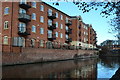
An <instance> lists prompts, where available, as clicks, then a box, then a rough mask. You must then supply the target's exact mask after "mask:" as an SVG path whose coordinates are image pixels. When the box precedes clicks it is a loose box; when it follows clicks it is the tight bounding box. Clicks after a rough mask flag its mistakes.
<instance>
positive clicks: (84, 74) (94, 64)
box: [2, 57, 120, 80]
mask: <svg viewBox="0 0 120 80" xmlns="http://www.w3.org/2000/svg"><path fill="white" fill-rule="evenodd" d="M119 67H120V59H119V58H118V57H105V58H98V59H96V58H92V59H81V60H69V61H60V62H47V63H37V64H27V65H16V66H3V68H2V77H3V78H80V79H84V78H87V79H88V80H89V79H90V80H91V79H92V80H99V79H103V80H105V79H108V80H109V78H111V77H112V76H113V75H114V74H115V72H116V71H117V70H118V68H119Z"/></svg>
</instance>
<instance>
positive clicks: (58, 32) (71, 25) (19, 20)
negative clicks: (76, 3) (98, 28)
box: [2, 0, 96, 52]
mask: <svg viewBox="0 0 120 80" xmlns="http://www.w3.org/2000/svg"><path fill="white" fill-rule="evenodd" d="M77 22H78V23H77ZM76 23H77V24H76ZM78 25H79V26H80V27H77V26H78ZM85 26H86V24H85V23H83V22H82V21H80V20H79V19H77V18H75V17H74V16H73V17H71V16H69V15H67V14H65V13H64V12H62V11H60V10H58V9H56V8H54V7H52V6H50V5H49V4H46V3H45V2H35V1H33V2H26V0H20V2H2V47H3V48H2V51H3V52H20V48H22V47H24V48H26V47H34V48H51V47H54V48H60V47H61V45H75V44H73V43H74V42H75V41H76V42H77V41H78V42H77V43H79V46H80V45H81V46H83V44H86V45H87V44H88V42H89V43H91V45H93V41H92V40H91V41H88V40H89V39H88V38H89V37H88V27H85ZM91 29H92V27H91V28H90V30H91ZM92 30H93V29H92ZM74 34H75V35H74ZM83 34H84V36H83ZM90 35H91V34H90ZM91 37H92V36H91ZM95 40H96V39H95ZM80 43H81V44H80ZM94 44H95V43H94ZM95 45H96V44H95ZM75 46H78V44H77V45H75Z"/></svg>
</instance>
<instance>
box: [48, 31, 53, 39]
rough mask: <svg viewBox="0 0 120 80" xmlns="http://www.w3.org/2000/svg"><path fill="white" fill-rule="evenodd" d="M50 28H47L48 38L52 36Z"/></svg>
mask: <svg viewBox="0 0 120 80" xmlns="http://www.w3.org/2000/svg"><path fill="white" fill-rule="evenodd" d="M52 33H53V32H52V30H48V38H52Z"/></svg>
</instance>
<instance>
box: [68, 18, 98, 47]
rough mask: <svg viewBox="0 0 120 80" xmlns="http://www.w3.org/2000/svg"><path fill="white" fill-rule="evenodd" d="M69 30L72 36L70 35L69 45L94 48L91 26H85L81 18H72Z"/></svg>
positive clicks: (94, 34) (93, 34)
mask: <svg viewBox="0 0 120 80" xmlns="http://www.w3.org/2000/svg"><path fill="white" fill-rule="evenodd" d="M71 19H72V22H73V23H72V26H71V29H72V31H73V33H74V34H70V36H71V37H72V38H73V39H72V42H71V45H75V46H78V47H81V48H84V49H85V48H96V42H97V40H96V38H97V37H96V32H95V30H94V29H93V28H92V25H89V24H85V23H84V22H83V20H82V17H81V16H72V17H71Z"/></svg>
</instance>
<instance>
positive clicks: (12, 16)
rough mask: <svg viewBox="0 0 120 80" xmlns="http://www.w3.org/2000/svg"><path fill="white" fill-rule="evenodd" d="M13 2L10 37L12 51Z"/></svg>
mask: <svg viewBox="0 0 120 80" xmlns="http://www.w3.org/2000/svg"><path fill="white" fill-rule="evenodd" d="M11 3H12V13H11V31H10V32H11V39H10V52H12V24H13V21H12V20H13V2H11Z"/></svg>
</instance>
